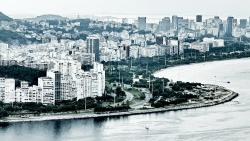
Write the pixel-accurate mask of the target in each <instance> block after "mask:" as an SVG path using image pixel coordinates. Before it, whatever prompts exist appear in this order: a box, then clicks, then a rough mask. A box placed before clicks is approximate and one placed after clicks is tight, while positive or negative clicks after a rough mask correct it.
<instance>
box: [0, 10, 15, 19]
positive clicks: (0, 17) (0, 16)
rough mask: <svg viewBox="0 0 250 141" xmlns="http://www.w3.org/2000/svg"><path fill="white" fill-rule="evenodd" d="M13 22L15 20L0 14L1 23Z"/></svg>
mask: <svg viewBox="0 0 250 141" xmlns="http://www.w3.org/2000/svg"><path fill="white" fill-rule="evenodd" d="M12 20H13V19H12V18H10V17H9V16H7V15H5V14H4V13H2V12H0V21H12Z"/></svg>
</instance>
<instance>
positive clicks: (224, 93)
mask: <svg viewBox="0 0 250 141" xmlns="http://www.w3.org/2000/svg"><path fill="white" fill-rule="evenodd" d="M206 86H207V87H208V86H209V87H212V88H214V87H216V90H217V91H215V92H213V93H219V96H216V97H215V98H214V99H213V100H204V101H199V102H188V103H183V104H178V105H171V106H167V107H164V108H150V109H132V110H130V111H127V112H115V113H101V114H97V113H94V112H88V113H78V114H72V113H71V114H62V115H58V114H49V115H41V116H29V117H13V116H12V117H7V118H5V119H1V120H0V123H1V124H4V123H15V122H33V121H53V120H69V119H89V118H103V117H117V116H129V115H139V114H150V113H160V112H168V111H179V110H187V109H195V108H202V107H210V106H215V105H219V104H223V103H225V102H229V101H231V100H233V99H234V98H236V97H237V96H238V95H239V94H238V93H236V92H233V91H231V90H228V89H226V88H224V87H220V86H215V85H206ZM217 95H218V94H217Z"/></svg>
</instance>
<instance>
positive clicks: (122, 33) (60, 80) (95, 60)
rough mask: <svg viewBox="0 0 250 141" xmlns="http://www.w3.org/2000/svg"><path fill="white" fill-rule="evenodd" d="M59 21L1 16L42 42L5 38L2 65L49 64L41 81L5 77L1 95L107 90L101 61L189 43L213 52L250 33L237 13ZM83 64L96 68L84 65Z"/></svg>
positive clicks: (12, 98)
mask: <svg viewBox="0 0 250 141" xmlns="http://www.w3.org/2000/svg"><path fill="white" fill-rule="evenodd" d="M52 18H53V17H52ZM55 21H56V20H51V19H49V20H48V19H47V20H42V19H39V20H24V22H23V21H22V20H21V22H20V20H16V21H15V20H14V21H9V22H0V29H4V30H10V31H13V32H14V31H15V32H17V33H18V34H19V35H24V37H25V38H27V39H34V40H35V41H36V42H37V41H40V42H41V43H39V44H38V43H36V42H34V43H28V44H26V45H23V44H21V45H20V44H15V43H14V44H11V45H9V44H7V43H0V65H19V66H25V67H31V68H36V69H41V70H47V76H46V77H42V78H39V79H38V85H37V86H29V83H28V82H24V81H22V82H21V86H20V88H19V87H15V80H14V79H11V78H0V98H1V99H0V100H1V101H4V102H6V103H10V102H38V103H39V102H41V103H44V104H54V103H55V101H57V100H70V99H73V98H77V99H82V98H84V97H89V96H101V95H102V94H103V93H104V88H105V71H104V68H103V65H102V64H101V63H100V62H108V61H120V60H126V59H129V58H140V57H154V56H164V55H181V54H184V53H185V51H186V50H189V49H191V50H196V51H198V52H209V51H210V49H211V48H224V47H225V43H224V42H225V41H224V40H229V39H231V38H238V37H241V36H245V37H250V22H249V21H248V20H247V19H240V20H239V21H238V20H237V19H235V18H234V17H228V18H227V19H226V20H222V19H220V17H218V16H215V17H213V18H208V19H204V17H203V16H202V15H197V16H196V18H195V19H188V18H184V17H179V16H176V15H174V16H172V17H171V18H170V17H164V18H163V19H161V20H160V21H159V23H148V22H147V18H146V17H138V19H137V20H136V21H135V22H134V23H129V20H128V19H126V18H123V19H122V21H121V22H117V21H112V20H103V21H100V20H93V19H74V20H70V19H64V20H58V21H57V22H55ZM28 27H29V28H28ZM37 28H38V29H39V30H41V31H42V32H38V31H39V30H36V29H37ZM187 39H188V40H187ZM82 65H90V66H93V68H92V69H91V70H87V71H84V70H82V69H81V66H82Z"/></svg>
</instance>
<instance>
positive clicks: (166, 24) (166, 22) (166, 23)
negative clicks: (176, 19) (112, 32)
mask: <svg viewBox="0 0 250 141" xmlns="http://www.w3.org/2000/svg"><path fill="white" fill-rule="evenodd" d="M170 24H171V21H170V18H169V17H165V18H163V19H162V20H161V21H160V23H159V31H163V32H167V31H169V30H170Z"/></svg>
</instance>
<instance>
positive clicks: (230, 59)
mask: <svg viewBox="0 0 250 141" xmlns="http://www.w3.org/2000/svg"><path fill="white" fill-rule="evenodd" d="M242 59H250V57H243V58H228V59H222V60H210V61H203V62H195V63H189V64H177V65H173V66H169V67H167V68H162V69H159V70H156V71H155V72H154V73H152V75H153V76H154V75H155V74H156V73H159V72H161V71H163V70H165V69H169V68H174V67H180V66H189V65H195V64H203V63H213V62H220V61H232V60H242Z"/></svg>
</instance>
